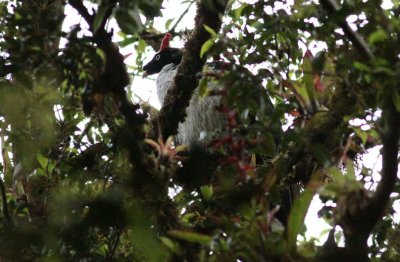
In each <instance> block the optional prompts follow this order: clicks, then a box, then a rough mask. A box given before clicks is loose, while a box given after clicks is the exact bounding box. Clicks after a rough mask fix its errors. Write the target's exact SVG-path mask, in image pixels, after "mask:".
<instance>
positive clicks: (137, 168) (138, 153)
mask: <svg viewBox="0 0 400 262" xmlns="http://www.w3.org/2000/svg"><path fill="white" fill-rule="evenodd" d="M70 4H71V5H72V6H73V7H74V8H75V9H76V10H77V11H78V12H79V13H80V14H81V15H82V16H83V17H84V19H85V20H86V21H87V22H88V23H89V26H90V29H91V31H92V33H93V41H94V42H95V43H96V44H97V46H98V47H99V48H100V49H101V50H102V51H103V52H104V55H105V58H106V59H105V65H104V71H103V72H102V74H101V76H100V78H99V79H97V80H96V85H97V86H96V87H95V88H97V89H99V91H101V92H106V93H112V94H113V95H114V97H115V98H116V100H117V102H118V104H119V110H120V112H121V114H122V115H123V116H124V118H125V121H126V126H125V127H124V128H121V129H120V130H119V133H118V135H117V136H116V138H115V139H116V140H117V141H118V142H117V143H118V144H119V145H121V146H123V147H124V148H125V149H127V150H128V152H129V157H130V162H131V163H132V166H133V171H132V176H131V177H130V180H129V181H128V182H129V185H130V186H131V188H132V192H133V194H134V195H135V196H138V197H140V198H141V199H143V200H147V201H148V202H150V203H152V206H153V207H154V209H155V210H158V211H159V210H164V207H165V206H166V205H168V204H169V202H168V201H169V198H168V195H167V193H165V195H162V194H160V190H159V188H164V187H165V183H163V184H161V182H159V181H158V180H159V179H158V180H157V178H158V177H157V176H154V175H153V174H152V173H151V171H152V169H151V168H152V166H151V163H152V162H151V161H149V162H151V163H147V158H146V155H145V153H144V152H145V151H144V150H143V142H144V140H143V139H144V137H145V133H144V124H145V121H146V115H145V114H142V113H139V112H138V109H139V106H138V105H133V104H132V102H131V101H130V100H129V98H128V96H127V94H126V91H125V87H126V86H127V85H128V84H129V76H128V73H127V70H126V67H125V63H124V58H123V56H122V55H121V54H120V52H119V49H118V47H117V46H116V45H115V44H114V43H113V42H112V38H111V36H112V34H111V33H108V32H107V31H106V30H105V28H104V25H105V22H106V20H107V19H108V18H109V16H110V15H111V13H112V12H111V11H112V9H113V7H114V6H110V7H109V9H108V10H107V12H106V15H105V18H104V20H103V21H102V22H101V25H102V27H99V28H98V29H97V30H96V32H94V28H93V17H94V15H90V14H89V13H88V11H87V9H86V8H85V7H84V6H83V4H82V1H81V0H70ZM163 193H164V192H163ZM163 197H164V198H163ZM160 199H161V200H162V201H160ZM168 207H169V210H175V209H174V206H172V207H170V206H168ZM161 213H162V212H161ZM176 213H177V212H176ZM162 214H163V213H162ZM159 216H160V217H161V216H162V215H159ZM160 220H161V219H160ZM167 220H168V225H170V226H171V227H172V226H174V227H176V226H177V224H178V222H177V221H178V219H177V215H176V216H172V215H171V216H169V217H168V218H165V217H164V219H163V222H164V224H165V223H167V222H166V221H167ZM163 226H164V225H162V224H161V223H160V228H162V227H163Z"/></svg>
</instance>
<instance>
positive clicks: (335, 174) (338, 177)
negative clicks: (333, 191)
mask: <svg viewBox="0 0 400 262" xmlns="http://www.w3.org/2000/svg"><path fill="white" fill-rule="evenodd" d="M328 173H329V174H330V175H331V177H332V178H333V179H334V180H335V181H336V182H337V183H339V184H343V183H345V182H346V178H345V177H344V175H343V174H342V172H341V171H340V170H339V169H338V168H336V167H332V168H329V170H328Z"/></svg>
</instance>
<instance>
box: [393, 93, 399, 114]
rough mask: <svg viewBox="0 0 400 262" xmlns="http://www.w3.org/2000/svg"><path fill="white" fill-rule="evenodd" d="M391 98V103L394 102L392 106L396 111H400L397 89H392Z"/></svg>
mask: <svg viewBox="0 0 400 262" xmlns="http://www.w3.org/2000/svg"><path fill="white" fill-rule="evenodd" d="M392 98H393V104H394V107H395V108H396V111H397V112H400V95H399V93H398V92H397V90H393V95H392Z"/></svg>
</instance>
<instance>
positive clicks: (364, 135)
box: [353, 128, 368, 145]
mask: <svg viewBox="0 0 400 262" xmlns="http://www.w3.org/2000/svg"><path fill="white" fill-rule="evenodd" d="M353 129H354V131H355V132H356V134H357V136H359V137H360V138H361V141H362V143H363V144H364V145H365V143H367V139H368V133H367V132H365V131H364V130H361V129H360V128H353Z"/></svg>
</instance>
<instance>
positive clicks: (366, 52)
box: [321, 0, 375, 60]
mask: <svg viewBox="0 0 400 262" xmlns="http://www.w3.org/2000/svg"><path fill="white" fill-rule="evenodd" d="M321 4H322V6H323V7H324V8H325V9H326V10H327V11H328V12H329V13H330V14H333V15H335V14H336V13H337V12H338V11H339V10H340V8H339V5H338V4H337V3H336V1H335V0H321ZM337 23H338V24H339V26H340V27H341V28H342V30H343V32H344V33H345V35H346V36H347V38H348V39H349V40H350V41H351V42H352V43H353V45H354V46H355V47H356V49H357V50H358V51H359V52H360V53H361V54H362V55H363V56H364V57H365V58H366V59H367V60H372V59H374V58H375V56H374V54H373V53H372V51H371V49H370V48H369V46H368V44H367V43H366V42H365V40H364V39H363V38H362V36H361V35H360V34H358V33H357V32H355V31H353V29H351V27H350V26H349V24H348V23H347V22H346V19H345V18H344V19H343V20H341V21H337Z"/></svg>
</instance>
